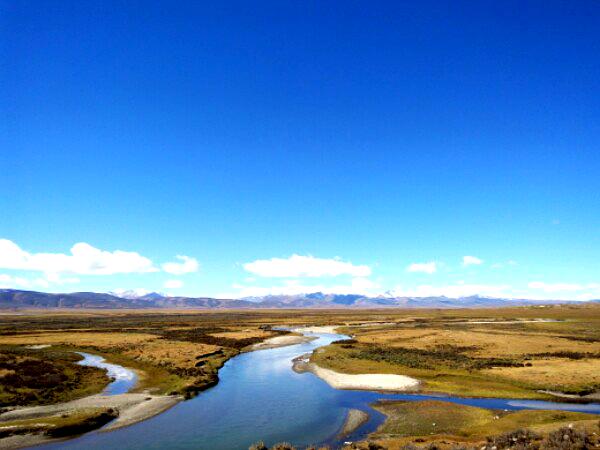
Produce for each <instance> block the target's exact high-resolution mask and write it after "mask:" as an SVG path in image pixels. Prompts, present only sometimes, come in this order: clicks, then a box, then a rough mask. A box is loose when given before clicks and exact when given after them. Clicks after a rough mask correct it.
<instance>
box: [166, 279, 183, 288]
mask: <svg viewBox="0 0 600 450" xmlns="http://www.w3.org/2000/svg"><path fill="white" fill-rule="evenodd" d="M163 287H165V288H167V289H179V288H181V287H183V281H181V280H167V281H165V284H163Z"/></svg>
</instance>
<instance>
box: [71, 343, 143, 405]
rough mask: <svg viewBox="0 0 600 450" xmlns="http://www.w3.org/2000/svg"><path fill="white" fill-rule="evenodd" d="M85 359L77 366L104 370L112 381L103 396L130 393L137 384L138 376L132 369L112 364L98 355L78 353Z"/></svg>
mask: <svg viewBox="0 0 600 450" xmlns="http://www.w3.org/2000/svg"><path fill="white" fill-rule="evenodd" d="M77 353H78V354H80V355H81V356H83V359H82V360H81V361H78V362H77V364H79V365H80V366H90V367H98V368H100V369H104V370H106V372H107V375H108V376H109V378H111V379H112V380H113V381H111V382H110V383H109V384H108V386H106V388H105V389H104V391H103V392H102V394H103V395H118V394H124V393H126V392H129V391H130V390H131V389H132V388H133V387H134V386H135V384H136V383H137V375H136V374H135V372H134V371H133V370H131V369H127V368H126V367H123V366H119V365H117V364H111V363H108V362H106V360H105V359H104V358H103V357H101V356H98V355H92V354H90V353H84V352H77Z"/></svg>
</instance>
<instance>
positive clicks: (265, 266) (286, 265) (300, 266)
mask: <svg viewBox="0 0 600 450" xmlns="http://www.w3.org/2000/svg"><path fill="white" fill-rule="evenodd" d="M243 267H244V270H246V271H248V272H250V273H252V274H254V275H257V276H259V277H268V278H300V277H335V276H339V275H350V276H353V277H367V276H369V275H371V268H370V267H369V266H366V265H354V264H352V263H350V262H346V261H342V260H341V259H339V258H332V259H323V258H315V257H314V256H310V255H309V256H302V255H296V254H294V255H292V256H290V257H289V258H271V259H259V260H256V261H252V262H249V263H246V264H244V266H243Z"/></svg>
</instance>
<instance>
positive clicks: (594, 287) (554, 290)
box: [527, 281, 600, 300]
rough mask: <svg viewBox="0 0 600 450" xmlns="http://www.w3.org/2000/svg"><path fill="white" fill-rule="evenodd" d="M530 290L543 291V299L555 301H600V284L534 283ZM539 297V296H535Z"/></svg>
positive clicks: (530, 285)
mask: <svg viewBox="0 0 600 450" xmlns="http://www.w3.org/2000/svg"><path fill="white" fill-rule="evenodd" d="M527 286H528V287H529V288H530V289H534V290H535V291H541V292H543V293H544V294H545V295H543V296H542V298H546V299H554V300H595V299H600V283H587V284H578V283H544V282H542V281H532V282H531V283H529V284H528V285H527ZM535 296H537V297H539V296H538V295H535Z"/></svg>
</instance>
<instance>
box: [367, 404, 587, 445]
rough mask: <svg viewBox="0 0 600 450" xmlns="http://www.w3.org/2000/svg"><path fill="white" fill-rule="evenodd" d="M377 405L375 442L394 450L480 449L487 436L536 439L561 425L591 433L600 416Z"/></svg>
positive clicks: (373, 437) (450, 405)
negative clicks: (430, 449)
mask: <svg viewBox="0 0 600 450" xmlns="http://www.w3.org/2000/svg"><path fill="white" fill-rule="evenodd" d="M374 407H375V409H377V410H378V411H380V412H382V413H384V414H385V415H386V416H387V420H386V422H385V423H384V424H383V425H382V426H381V427H380V428H379V429H378V430H377V432H375V433H373V434H372V435H371V438H372V441H374V442H376V443H378V444H379V445H382V446H383V447H384V448H386V449H390V450H392V449H401V448H404V447H405V446H410V445H416V446H427V445H428V444H431V443H435V444H436V446H437V447H438V448H443V447H446V448H452V447H454V446H457V445H458V446H464V447H470V446H476V448H479V447H480V446H481V443H485V442H486V441H487V440H488V438H489V437H492V436H498V435H501V434H503V433H511V432H512V433H514V432H515V430H527V431H531V432H533V435H534V436H538V440H541V439H542V438H543V437H544V436H547V435H548V433H550V432H552V431H554V430H556V429H558V428H561V427H567V428H569V427H571V428H573V429H574V430H582V431H585V432H587V433H589V434H590V435H592V436H595V435H596V434H597V432H598V416H596V415H593V414H583V413H575V412H564V411H545V410H528V411H526V410H523V411H510V412H507V411H494V410H488V409H482V408H476V407H473V406H465V405H458V404H453V403H449V402H444V401H431V400H428V401H420V402H402V401H390V402H379V403H377V404H375V405H374ZM512 445H516V444H515V443H512ZM525 448H528V447H525ZM530 448H534V447H530ZM565 448H570V447H565Z"/></svg>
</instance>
